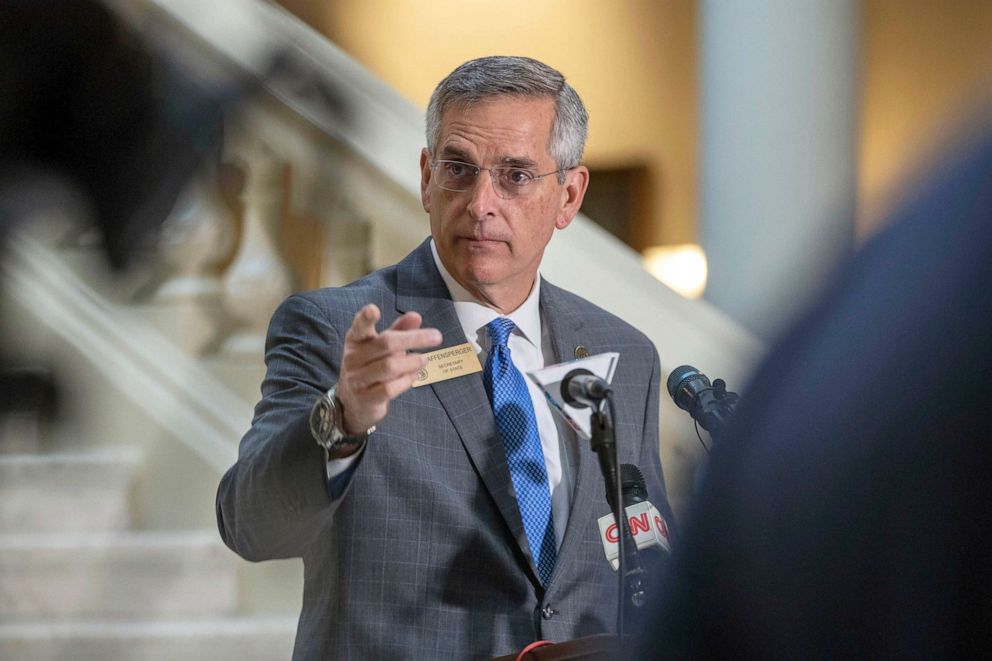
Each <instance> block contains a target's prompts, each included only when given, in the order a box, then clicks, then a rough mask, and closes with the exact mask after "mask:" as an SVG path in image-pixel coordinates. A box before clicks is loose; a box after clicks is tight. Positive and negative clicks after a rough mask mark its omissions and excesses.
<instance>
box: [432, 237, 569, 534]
mask: <svg viewBox="0 0 992 661" xmlns="http://www.w3.org/2000/svg"><path fill="white" fill-rule="evenodd" d="M431 254H432V255H433V256H434V264H435V265H436V266H437V270H438V271H440V273H441V277H442V278H443V279H444V284H445V285H447V286H448V293H449V294H450V295H451V300H452V302H453V303H454V305H455V314H456V315H458V322H459V323H460V324H461V326H462V330H463V331H465V337H466V338H468V341H469V343H470V344H471V345H472V348H473V349H475V353H476V355H477V356H479V362H480V363H481V364H482V365H485V364H486V357H487V356H488V355H489V348H490V341H489V333H488V332H486V324H488V323H489V322H490V321H492V320H493V319H495V318H496V317H507V318H509V319H511V320H512V321H513V323H514V325H515V326H516V328H515V329H514V331H513V333H511V334H510V337H509V339H508V340H507V346H508V347H509V348H510V356H511V358H512V360H513V364H514V365H516V367H517V369H518V370H520V372H521V373H522V374H523V375H524V381H525V382H526V383H527V391H528V392H529V393H530V399H531V402H533V404H534V415H535V417H536V418H537V431H538V434H539V435H540V437H541V449H542V450H544V465H545V466H546V467H547V470H548V488H549V489H550V491H551V517H552V519H553V520H554V526H555V543H556V545H557V546H558V547H559V548H561V540H562V537H564V535H565V524H566V523H568V512H569V508H570V506H571V493H572V490H571V488H570V484H569V480H568V472H567V471H565V470H563V468H562V464H563V461H562V452H561V450H562V447H561V442H560V441H559V438H558V427H557V425H555V419H554V414H553V413H552V412H551V407H550V406H549V405H548V400H547V398H546V397H545V396H544V392H543V391H542V390H541V389H540V388H539V387H538V386H537V384H536V383H534V381H533V380H532V379H531V378H530V377H529V376H527V374H528V372H533V371H534V370H539V369H541V368H542V367H544V366H545V364H546V363H547V362H548V361H553V360H554V351H553V350H552V349H551V337H550V335H549V334H548V332H547V329H546V328H545V327H544V324H543V323H542V320H541V305H540V302H541V275H540V274H537V276H536V277H535V279H534V286H533V288H532V289H531V291H530V294H529V295H528V296H527V300H525V301H524V302H523V303H522V304H521V305H520V307H518V308H517V309H516V310H514V311H513V312H511V313H510V314H506V315H503V314H500V313H499V312H497V311H496V310H494V309H492V308H490V307H488V306H486V305H484V304H482V303H480V302H479V301H478V300H477V299H476V298H475V297H473V296H472V295H471V294H470V293H468V291H467V290H466V289H465V288H464V287H462V286H461V285H460V284H458V281H456V280H455V279H454V278H453V277H452V275H451V274H450V273H448V271H447V269H445V268H444V265H443V264H442V263H441V259H440V258H439V257H438V254H437V248H436V247H435V246H434V241H433V240H431Z"/></svg>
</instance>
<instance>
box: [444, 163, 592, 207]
mask: <svg viewBox="0 0 992 661" xmlns="http://www.w3.org/2000/svg"><path fill="white" fill-rule="evenodd" d="M565 169H566V170H571V169H574V168H565ZM483 170H485V171H487V172H489V175H490V177H492V180H493V190H495V191H496V194H497V195H498V196H500V197H501V198H503V199H504V200H512V199H513V198H515V197H521V196H524V195H528V194H530V193H531V192H532V191H534V190H535V188H534V186H533V185H532V184H533V183H534V182H535V181H537V180H539V179H543V178H544V177H547V176H550V175H552V174H558V173H559V172H563V171H564V170H562V169H558V170H552V171H551V172H545V173H544V174H535V173H534V172H532V171H531V170H528V169H527V168H520V167H513V166H507V167H498V168H484V167H480V166H478V165H473V164H472V163H463V162H461V161H444V160H438V161H434V162H433V163H432V165H431V172H432V173H433V174H434V178H433V181H434V183H435V184H436V185H437V187H438V188H441V189H443V190H448V191H452V192H454V193H461V192H464V191H467V190H469V189H470V188H473V187H474V186H475V182H476V180H477V179H478V178H479V175H480V174H481V173H482V171H483Z"/></svg>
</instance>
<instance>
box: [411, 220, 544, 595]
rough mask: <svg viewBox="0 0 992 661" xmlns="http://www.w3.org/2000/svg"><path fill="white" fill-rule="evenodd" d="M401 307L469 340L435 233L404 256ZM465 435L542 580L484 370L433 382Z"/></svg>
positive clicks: (458, 340)
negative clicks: (438, 259)
mask: <svg viewBox="0 0 992 661" xmlns="http://www.w3.org/2000/svg"><path fill="white" fill-rule="evenodd" d="M396 307H397V309H398V310H399V312H401V313H402V312H407V311H411V310H412V311H416V312H419V313H420V314H421V315H422V316H423V325H424V326H425V327H434V328H437V329H438V330H440V331H441V333H442V335H443V336H444V340H443V343H442V347H451V346H457V345H459V344H464V343H465V342H467V341H468V340H467V339H466V338H465V333H464V332H463V331H462V327H461V324H460V323H459V321H458V315H457V314H455V307H454V305H453V304H452V303H451V299H450V296H449V294H448V289H447V287H446V286H445V284H444V280H443V279H442V278H441V275H440V274H439V273H438V271H437V267H436V266H435V265H434V259H433V257H432V255H431V250H430V244H429V239H428V240H427V241H425V242H424V243H423V244H421V246H420V247H419V248H418V249H417V250H416V251H414V252H413V253H411V254H410V255H409V256H408V257H407V258H406V259H404V260H403V261H402V262H400V264H399V267H398V269H397V289H396ZM430 387H431V388H433V390H434V394H435V395H436V396H437V398H438V400H439V401H440V402H441V406H442V407H443V408H444V410H445V412H446V413H447V415H448V418H449V419H450V420H451V423H452V425H454V427H455V430H456V431H457V432H458V436H459V437H460V438H461V441H462V445H463V446H464V447H465V451H466V452H467V453H468V456H469V458H470V460H471V462H472V464H473V465H474V467H475V470H476V472H478V474H479V477H480V478H481V479H482V482H483V484H484V485H485V487H486V489H487V490H488V491H489V494H490V496H492V499H493V501H495V503H496V507H497V508H498V509H499V512H500V514H501V515H502V516H503V519H504V521H506V524H507V526H508V527H509V530H510V534H511V535H512V536H513V538H514V540H516V543H517V546H518V547H519V549H520V551H521V553H523V555H524V557H525V558H526V559H527V561H528V564H529V569H530V574H531V578H532V580H534V581H537V582H538V583H539V581H538V578H537V571H536V569H535V566H534V560H533V558H532V557H531V553H530V545H529V544H528V542H527V537H526V535H525V533H524V524H523V520H522V519H521V517H520V509H519V507H518V506H517V499H516V495H515V494H514V491H513V483H512V482H511V480H510V470H509V467H508V466H507V463H506V451H505V450H504V448H503V441H502V440H501V439H500V436H499V432H498V431H497V429H496V420H495V418H494V416H493V410H492V407H491V406H490V404H489V397H488V395H486V389H485V386H484V385H483V383H482V374H481V372H480V373H476V374H470V375H468V376H463V377H459V378H456V379H449V380H447V381H438V382H436V383H433V384H431V386H430Z"/></svg>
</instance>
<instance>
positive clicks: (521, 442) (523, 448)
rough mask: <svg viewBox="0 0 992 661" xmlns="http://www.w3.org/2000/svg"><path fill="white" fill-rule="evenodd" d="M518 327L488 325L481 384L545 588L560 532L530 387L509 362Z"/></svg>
mask: <svg viewBox="0 0 992 661" xmlns="http://www.w3.org/2000/svg"><path fill="white" fill-rule="evenodd" d="M514 328H516V326H514V324H513V322H512V321H510V320H509V319H507V318H506V317H497V318H496V319H493V320H492V321H490V322H489V323H488V324H486V331H487V332H488V333H489V338H490V339H491V340H492V346H491V347H490V349H489V356H488V357H487V358H486V367H485V370H484V371H483V373H482V380H483V383H485V386H486V392H487V393H488V394H489V401H490V402H491V403H492V405H493V413H494V414H495V415H496V427H497V429H499V435H500V437H502V439H503V445H504V446H505V448H506V463H507V464H508V465H509V467H510V479H511V480H512V481H513V490H514V491H515V492H516V494H517V506H518V507H519V508H520V516H521V518H522V519H523V522H524V532H525V533H526V535H527V543H528V544H530V551H531V555H532V556H533V557H534V562H535V564H536V565H537V572H538V574H539V575H540V577H541V583H543V584H544V585H547V584H548V581H549V580H550V579H551V571H552V570H553V569H554V567H555V558H556V556H557V550H556V549H555V527H554V522H553V521H552V519H551V490H550V487H549V485H548V469H547V466H545V464H544V451H543V450H542V449H541V437H540V435H539V434H538V432H537V418H536V417H535V416H534V404H533V402H532V401H531V398H530V393H529V392H528V391H527V384H526V383H525V382H524V376H523V374H521V373H520V370H518V369H517V368H516V366H514V364H513V360H512V359H511V358H510V347H508V346H507V345H506V342H507V340H508V339H509V337H510V333H512V332H513V329H514Z"/></svg>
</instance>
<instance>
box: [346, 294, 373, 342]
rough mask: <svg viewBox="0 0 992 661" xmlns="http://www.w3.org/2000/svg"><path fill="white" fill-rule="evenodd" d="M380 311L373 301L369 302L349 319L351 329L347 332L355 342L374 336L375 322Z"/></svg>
mask: <svg viewBox="0 0 992 661" xmlns="http://www.w3.org/2000/svg"><path fill="white" fill-rule="evenodd" d="M380 316H381V313H380V312H379V308H378V307H376V305H375V304H374V303H369V304H368V305H366V306H365V307H363V308H362V309H361V310H359V311H358V312H357V313H356V314H355V318H354V319H352V320H351V330H350V331H349V334H350V335H351V338H352V339H353V340H355V341H356V342H361V341H363V340H368V339H371V338H373V337H376V335H377V333H376V332H375V323H376V322H377V321H379V317H380Z"/></svg>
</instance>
